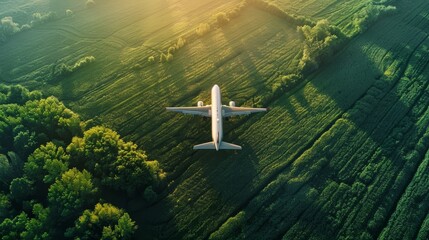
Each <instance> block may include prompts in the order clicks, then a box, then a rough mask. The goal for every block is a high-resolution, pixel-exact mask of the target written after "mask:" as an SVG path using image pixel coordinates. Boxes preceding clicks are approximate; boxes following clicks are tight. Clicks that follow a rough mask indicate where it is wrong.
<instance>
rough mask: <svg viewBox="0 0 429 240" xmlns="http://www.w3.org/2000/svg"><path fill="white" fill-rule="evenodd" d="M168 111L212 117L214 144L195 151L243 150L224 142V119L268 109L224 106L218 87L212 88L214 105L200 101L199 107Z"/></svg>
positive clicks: (233, 105)
mask: <svg viewBox="0 0 429 240" xmlns="http://www.w3.org/2000/svg"><path fill="white" fill-rule="evenodd" d="M167 110H168V111H173V112H180V113H184V114H193V115H200V116H204V117H211V119H212V139H213V141H212V142H207V143H203V144H199V145H195V146H194V150H201V149H216V151H219V149H230V150H241V147H240V146H238V145H235V144H232V143H227V142H223V141H222V136H223V129H222V118H223V117H231V116H237V115H247V114H250V113H255V112H265V111H267V109H266V108H246V107H236V106H235V102H234V101H230V102H229V106H226V105H222V103H221V97H220V89H219V86H218V85H214V86H213V88H212V104H211V105H205V106H204V103H203V102H202V101H198V104H197V107H167Z"/></svg>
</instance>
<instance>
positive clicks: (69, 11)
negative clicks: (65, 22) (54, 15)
mask: <svg viewBox="0 0 429 240" xmlns="http://www.w3.org/2000/svg"><path fill="white" fill-rule="evenodd" d="M73 14H74V13H73V11H72V10H71V9H66V16H73Z"/></svg>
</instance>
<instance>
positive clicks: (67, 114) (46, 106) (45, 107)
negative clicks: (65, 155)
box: [21, 97, 83, 142]
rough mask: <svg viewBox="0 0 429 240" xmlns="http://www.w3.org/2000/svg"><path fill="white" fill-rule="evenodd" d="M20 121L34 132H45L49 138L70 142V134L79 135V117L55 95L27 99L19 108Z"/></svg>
mask: <svg viewBox="0 0 429 240" xmlns="http://www.w3.org/2000/svg"><path fill="white" fill-rule="evenodd" d="M21 113H22V114H21V117H22V123H23V125H24V126H25V127H27V128H28V129H30V130H33V131H35V132H43V133H45V134H46V135H47V136H48V137H49V139H61V140H64V141H65V142H70V140H71V138H72V136H76V135H81V134H82V128H83V125H82V124H81V121H80V117H79V115H77V114H76V113H74V112H72V111H71V110H70V109H68V108H66V107H65V106H64V104H63V103H62V102H60V101H58V99H57V98H55V97H48V98H46V99H40V100H34V101H28V102H27V103H26V104H25V105H24V107H23V108H22V110H21Z"/></svg>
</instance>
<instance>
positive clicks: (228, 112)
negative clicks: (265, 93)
mask: <svg viewBox="0 0 429 240" xmlns="http://www.w3.org/2000/svg"><path fill="white" fill-rule="evenodd" d="M222 110H223V111H224V113H223V116H224V117H231V116H238V115H247V114H251V113H256V112H266V111H267V109H266V108H247V107H228V106H222Z"/></svg>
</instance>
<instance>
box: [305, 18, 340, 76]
mask: <svg viewBox="0 0 429 240" xmlns="http://www.w3.org/2000/svg"><path fill="white" fill-rule="evenodd" d="M298 31H299V32H300V33H302V35H303V36H304V49H303V54H302V58H301V60H300V62H299V67H300V68H301V69H302V72H303V73H309V72H311V71H313V70H315V69H317V68H318V67H319V64H320V63H321V62H322V61H323V60H327V59H328V58H330V57H331V56H332V55H333V54H334V52H335V50H336V49H337V48H338V46H339V45H340V44H341V43H342V42H343V41H344V40H345V39H346V37H345V35H344V34H343V33H342V32H341V31H340V30H339V29H338V28H337V27H334V26H331V25H329V22H328V21H327V20H325V19H323V20H319V21H318V22H317V23H316V25H315V26H314V27H312V26H309V25H304V26H302V27H298Z"/></svg>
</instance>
